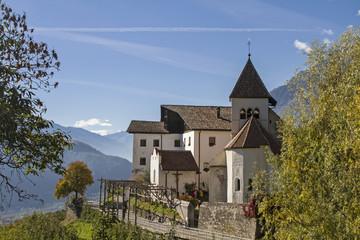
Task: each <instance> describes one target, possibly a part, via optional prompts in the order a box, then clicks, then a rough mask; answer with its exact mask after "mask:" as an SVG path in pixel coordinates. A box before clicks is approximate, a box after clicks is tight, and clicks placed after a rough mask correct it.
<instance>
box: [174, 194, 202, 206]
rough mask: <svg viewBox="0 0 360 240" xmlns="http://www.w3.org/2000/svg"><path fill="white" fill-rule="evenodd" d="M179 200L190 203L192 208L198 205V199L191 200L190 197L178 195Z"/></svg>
mask: <svg viewBox="0 0 360 240" xmlns="http://www.w3.org/2000/svg"><path fill="white" fill-rule="evenodd" d="M178 199H179V200H182V201H187V202H190V203H191V204H192V205H193V206H194V207H197V206H198V205H199V199H197V198H193V197H192V196H186V195H180V196H179V197H178Z"/></svg>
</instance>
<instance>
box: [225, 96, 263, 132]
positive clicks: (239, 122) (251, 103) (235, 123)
mask: <svg viewBox="0 0 360 240" xmlns="http://www.w3.org/2000/svg"><path fill="white" fill-rule="evenodd" d="M230 100H231V107H232V108H231V118H232V121H231V133H232V134H233V136H235V135H236V133H238V132H239V130H240V128H241V127H242V126H243V125H244V123H245V122H246V119H240V110H241V109H242V108H244V109H245V111H247V109H248V108H251V109H252V110H254V109H255V108H257V109H259V113H260V115H259V120H260V122H261V124H262V125H263V126H264V128H265V129H268V114H269V110H268V108H269V107H268V101H269V100H268V99H267V98H232V99H230Z"/></svg>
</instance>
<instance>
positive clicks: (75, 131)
mask: <svg viewBox="0 0 360 240" xmlns="http://www.w3.org/2000/svg"><path fill="white" fill-rule="evenodd" d="M54 129H60V130H62V131H64V132H66V133H68V134H70V136H71V137H72V139H73V140H76V141H80V142H83V143H86V144H89V145H90V146H91V147H93V148H95V149H96V150H99V151H100V152H102V153H104V154H107V155H111V156H118V157H122V158H125V159H128V160H130V161H131V159H132V135H131V134H129V133H127V132H118V133H114V134H110V135H105V136H101V135H99V134H96V133H92V132H90V131H87V130H85V129H82V128H75V127H64V126H61V125H59V124H56V123H55V124H54Z"/></svg>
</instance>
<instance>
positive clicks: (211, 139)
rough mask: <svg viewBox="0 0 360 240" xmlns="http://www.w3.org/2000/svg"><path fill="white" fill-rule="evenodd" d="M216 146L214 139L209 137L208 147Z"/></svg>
mask: <svg viewBox="0 0 360 240" xmlns="http://www.w3.org/2000/svg"><path fill="white" fill-rule="evenodd" d="M215 144H216V142H215V137H209V146H210V147H212V146H214V145H215Z"/></svg>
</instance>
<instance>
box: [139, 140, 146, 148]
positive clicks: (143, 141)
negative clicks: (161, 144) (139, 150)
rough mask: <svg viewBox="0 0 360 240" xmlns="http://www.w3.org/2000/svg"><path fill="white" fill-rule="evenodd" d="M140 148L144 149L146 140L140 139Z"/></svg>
mask: <svg viewBox="0 0 360 240" xmlns="http://www.w3.org/2000/svg"><path fill="white" fill-rule="evenodd" d="M140 147H146V139H140Z"/></svg>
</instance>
